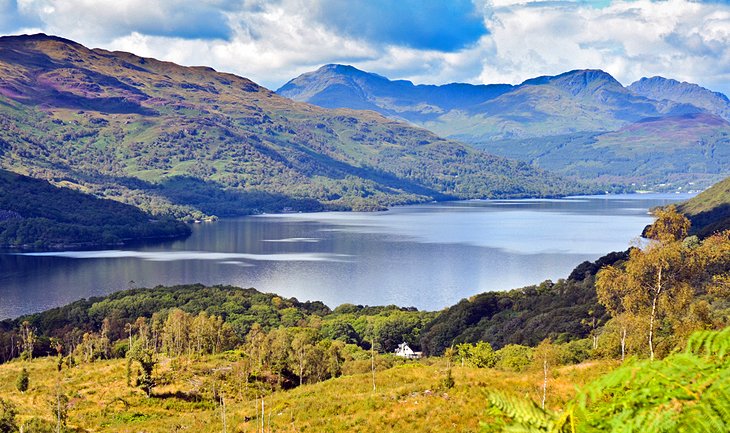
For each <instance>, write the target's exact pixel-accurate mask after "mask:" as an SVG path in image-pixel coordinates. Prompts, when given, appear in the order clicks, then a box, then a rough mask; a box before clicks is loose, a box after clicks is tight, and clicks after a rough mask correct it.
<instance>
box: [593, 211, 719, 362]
mask: <svg viewBox="0 0 730 433" xmlns="http://www.w3.org/2000/svg"><path fill="white" fill-rule="evenodd" d="M656 215H657V220H656V222H655V223H654V224H653V225H652V226H650V228H648V229H647V231H646V235H647V237H649V239H650V241H649V242H648V243H647V244H646V245H645V246H643V247H642V248H633V249H632V250H631V252H630V254H629V259H628V260H627V261H626V263H625V264H624V265H623V266H621V267H614V266H607V267H605V268H604V269H602V270H601V271H600V272H599V273H598V276H597V279H596V292H597V294H598V299H599V302H601V303H602V304H603V305H604V306H605V307H606V309H607V310H608V311H609V312H610V313H611V314H612V315H613V317H614V320H620V321H624V322H625V324H624V326H622V327H621V332H622V339H621V341H622V346H623V345H624V344H625V340H626V331H627V325H626V323H628V322H630V321H632V320H638V321H644V322H645V323H646V325H647V328H648V335H647V336H646V338H647V340H646V341H647V343H648V349H649V356H650V358H651V359H654V358H655V352H656V349H657V344H658V342H657V331H658V330H661V331H662V332H663V333H664V334H666V338H663V339H662V341H661V342H660V343H662V344H663V352H664V353H668V352H669V350H670V349H671V348H672V347H674V346H676V345H677V344H681V343H682V341H681V340H682V339H681V338H678V337H681V336H683V335H688V334H689V333H690V332H691V331H693V330H695V329H698V328H702V327H705V325H706V323H705V320H703V318H702V316H703V314H704V311H703V310H706V309H703V308H702V307H701V306H700V305H699V304H696V302H697V300H698V295H702V294H704V293H706V292H707V286H708V284H709V283H711V282H712V281H715V278H714V277H715V276H716V274H717V273H718V272H723V271H725V272H726V270H727V265H728V263H727V260H728V258H727V256H726V255H724V254H723V253H725V254H726V253H728V250H727V248H730V241H729V240H728V237H729V236H728V234H727V233H724V234H718V235H715V236H713V237H711V238H708V239H707V240H705V241H703V242H699V241H690V242H688V241H686V240H685V236H686V235H687V232H688V230H689V221H688V220H687V219H686V218H685V217H684V216H682V215H680V214H678V213H677V212H676V210H675V209H674V208H673V207H669V208H667V209H664V210H660V211H657V214H656ZM723 261H725V262H724V263H723ZM688 313H692V314H688ZM688 317H691V319H688Z"/></svg>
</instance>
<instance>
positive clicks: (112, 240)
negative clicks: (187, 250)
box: [0, 170, 190, 248]
mask: <svg viewBox="0 0 730 433" xmlns="http://www.w3.org/2000/svg"><path fill="white" fill-rule="evenodd" d="M189 234H190V228H189V227H187V226H186V225H185V224H184V223H182V222H180V221H175V220H171V219H170V218H154V217H152V216H151V215H149V214H147V213H145V212H142V211H141V210H139V209H138V208H136V207H134V206H130V205H126V204H122V203H119V202H116V201H113V200H104V199H99V198H96V197H94V196H92V195H89V194H84V193H81V192H78V191H73V190H71V189H68V188H59V187H56V186H53V185H51V184H49V183H48V182H45V181H43V180H37V179H32V178H29V177H26V176H21V175H17V174H15V173H11V172H8V171H5V170H0V246H2V247H33V248H39V247H45V248H48V247H69V246H91V245H110V244H111V245H114V244H120V243H123V242H125V241H132V240H141V239H164V238H175V237H181V236H187V235H189Z"/></svg>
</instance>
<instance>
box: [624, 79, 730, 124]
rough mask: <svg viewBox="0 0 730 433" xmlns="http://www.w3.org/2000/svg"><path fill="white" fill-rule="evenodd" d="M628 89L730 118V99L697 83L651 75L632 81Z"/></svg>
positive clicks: (659, 99)
mask: <svg viewBox="0 0 730 433" xmlns="http://www.w3.org/2000/svg"><path fill="white" fill-rule="evenodd" d="M628 89H629V90H630V91H631V92H633V93H634V94H636V95H640V96H644V97H646V98H650V99H654V100H657V101H661V100H667V101H672V102H677V103H681V104H690V105H694V106H695V107H699V108H701V109H703V110H705V111H707V112H708V113H711V114H714V115H716V116H720V117H722V118H724V119H725V120H730V99H728V97H727V96H725V95H723V94H722V93H720V92H713V91H712V90H708V89H705V88H704V87H700V86H698V85H697V84H692V83H687V82H681V83H680V82H679V81H677V80H672V79H669V78H664V77H651V78H642V79H641V80H639V81H636V82H634V83H632V84H631V85H630V86H629V87H628Z"/></svg>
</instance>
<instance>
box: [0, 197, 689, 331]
mask: <svg viewBox="0 0 730 433" xmlns="http://www.w3.org/2000/svg"><path fill="white" fill-rule="evenodd" d="M688 197H689V196H687V195H677V194H671V195H654V194H652V195H648V194H647V195H627V196H600V197H575V198H568V199H561V200H495V201H467V202H451V203H438V204H429V205H419V206H407V207H399V208H394V209H391V210H389V211H387V212H379V213H344V212H327V213H314V214H286V215H266V216H255V217H247V218H239V219H229V220H221V221H219V222H217V223H214V224H200V225H196V226H194V227H193V234H192V236H190V237H189V238H188V239H186V240H182V241H175V242H169V243H164V244H155V245H148V246H141V247H140V246H137V247H129V248H124V249H116V250H97V251H64V252H38V253H24V254H15V253H11V252H6V253H0V318H7V317H16V316H19V315H21V314H25V313H29V312H35V311H41V310H44V309H47V308H51V307H55V306H60V305H64V304H66V303H69V302H72V301H74V300H77V299H81V298H85V297H89V296H95V295H104V294H108V293H111V292H114V291H117V290H122V289H126V288H129V287H130V286H135V287H152V286H155V285H158V284H164V285H169V284H181V283H196V282H200V283H204V284H232V285H236V286H242V287H256V288H257V289H259V290H262V291H267V292H275V293H279V294H282V295H284V296H287V297H291V296H294V297H297V298H298V299H300V300H322V301H324V302H325V303H326V304H328V305H330V306H336V305H339V304H341V303H345V302H349V303H355V304H370V305H382V304H397V305H401V306H415V307H418V308H420V309H440V308H443V307H445V306H448V305H451V304H454V303H456V302H458V301H459V300H460V299H462V298H464V297H468V296H471V295H474V294H476V293H480V292H484V291H491V290H503V289H511V288H517V287H521V286H525V285H529V284H536V283H539V282H541V281H543V280H545V279H553V280H555V279H558V278H565V277H567V276H568V274H569V273H570V271H571V270H572V269H573V268H574V267H575V266H576V265H577V264H579V263H581V262H582V261H584V260H594V259H596V258H598V257H600V256H602V255H604V254H606V253H608V252H610V251H616V250H624V249H626V248H627V247H628V246H629V244H630V242H631V241H632V240H634V239H636V237H637V236H638V234H640V233H641V230H642V228H643V227H644V226H645V225H646V224H648V223H650V222H651V217H650V216H649V215H648V214H647V210H648V209H649V208H651V207H653V206H657V205H664V204H668V203H671V202H676V201H681V200H686V199H687V198H688Z"/></svg>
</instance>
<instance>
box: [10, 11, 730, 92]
mask: <svg viewBox="0 0 730 433" xmlns="http://www.w3.org/2000/svg"><path fill="white" fill-rule="evenodd" d="M474 2H475V4H477V10H478V11H479V12H480V13H482V14H483V15H484V22H485V25H486V27H487V28H488V29H489V32H490V33H489V34H486V35H483V36H481V37H480V38H479V39H478V40H477V41H476V42H475V43H474V44H471V45H468V46H467V47H466V48H462V49H459V50H456V51H453V52H444V51H438V50H425V49H418V48H413V46H405V45H398V44H394V43H388V42H383V41H382V40H379V41H377V40H369V39H367V38H366V37H365V36H362V35H359V36H358V35H346V34H343V33H342V32H340V31H338V30H337V29H336V28H335V27H336V26H335V27H333V26H328V25H325V24H324V23H323V22H324V21H322V20H318V16H320V15H321V14H322V11H321V8H320V7H319V4H318V3H313V2H312V1H306V0H272V1H266V0H199V1H198V0H167V1H156V2H149V1H146V0H127V1H121V0H97V1H92V0H18V1H17V3H16V2H14V1H12V0H0V5H3V4H7V5H10V6H12V5H13V4H17V7H16V9H17V10H16V11H15V12H14V13H16V14H18V16H19V17H22V18H24V23H26V24H25V25H26V26H27V25H28V23H32V24H33V25H34V26H37V27H39V28H41V29H43V31H46V32H48V33H53V34H57V35H59V36H64V37H68V38H71V39H74V40H77V41H78V42H80V43H83V44H85V45H90V46H94V47H103V48H107V49H116V50H125V51H131V52H135V53H137V54H140V55H145V56H150V57H157V58H161V59H165V60H170V61H174V62H178V63H182V64H186V65H210V66H212V67H214V68H216V69H218V70H222V71H227V72H233V73H237V74H239V75H243V76H246V77H248V78H251V79H253V80H254V81H256V82H259V83H260V84H263V85H265V86H267V87H270V88H276V87H278V86H279V85H281V84H283V83H284V82H285V81H287V80H288V79H290V78H293V77H294V76H296V75H298V74H300V73H303V72H306V71H309V70H312V69H316V68H317V67H319V66H321V65H322V64H324V63H347V64H352V65H354V66H356V67H359V68H362V69H365V70H369V71H373V72H377V73H380V74H382V75H386V76H388V77H391V78H403V79H410V80H412V81H414V82H416V83H446V82H454V81H467V82H472V83H495V82H508V83H518V82H521V81H523V80H525V79H527V78H531V77H534V76H537V75H547V74H558V73H561V72H565V71H567V70H570V69H579V68H600V69H604V70H606V71H608V72H609V73H611V74H612V75H614V76H615V77H616V78H617V79H619V81H621V82H623V83H624V84H628V83H630V82H632V81H634V80H636V79H639V78H641V77H642V76H651V75H663V76H667V77H672V78H677V79H680V80H686V81H692V82H698V83H699V84H701V85H704V86H706V87H709V88H711V89H714V90H720V91H724V92H726V93H728V92H730V6H729V5H726V4H721V3H699V2H693V1H688V0H668V1H662V2H654V1H649V0H638V1H613V2H611V3H610V4H609V2H608V1H576V2H569V1H529V2H527V1H519V0H474ZM10 6H5V7H4V8H0V9H4V10H8V8H9V7H10ZM404 19H406V18H404ZM7 27H8V24H7V23H5V27H4V28H5V29H6V30H5V31H7V32H11V30H7ZM0 31H3V28H0Z"/></svg>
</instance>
